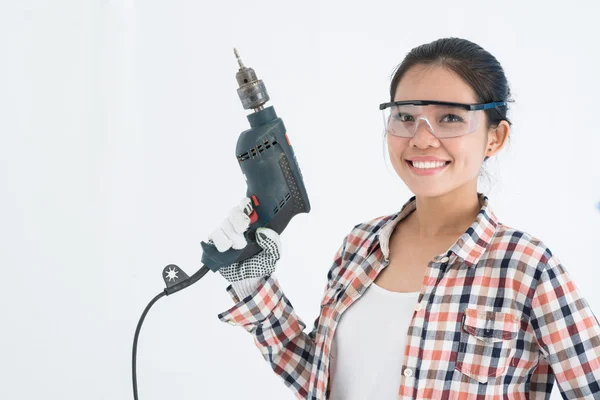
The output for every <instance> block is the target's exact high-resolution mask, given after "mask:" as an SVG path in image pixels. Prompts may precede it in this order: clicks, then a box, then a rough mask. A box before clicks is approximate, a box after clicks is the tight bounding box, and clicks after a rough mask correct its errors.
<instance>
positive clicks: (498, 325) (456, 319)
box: [219, 193, 600, 400]
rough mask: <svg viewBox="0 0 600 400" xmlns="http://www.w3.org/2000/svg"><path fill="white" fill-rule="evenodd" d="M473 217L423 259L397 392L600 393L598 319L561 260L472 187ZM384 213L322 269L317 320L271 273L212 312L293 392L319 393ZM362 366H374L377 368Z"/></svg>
mask: <svg viewBox="0 0 600 400" xmlns="http://www.w3.org/2000/svg"><path fill="white" fill-rule="evenodd" d="M478 196H479V201H480V204H481V209H480V211H479V214H478V215H477V218H476V220H475V222H473V224H472V225H471V226H470V227H469V229H467V231H466V232H465V233H463V235H462V236H460V237H459V238H458V240H457V241H456V242H455V243H454V245H453V246H452V247H451V248H450V249H449V250H448V251H447V252H446V253H445V254H440V255H438V256H436V257H434V258H433V260H432V261H431V262H430V263H429V265H428V266H427V270H426V272H425V277H424V281H423V283H424V285H423V288H422V289H423V291H422V292H421V293H420V295H419V297H418V302H417V305H416V306H415V310H414V313H413V317H412V321H411V322H410V326H409V329H408V336H407V339H406V340H407V342H406V347H405V352H404V357H403V359H402V360H399V362H402V371H403V375H402V378H401V382H400V387H399V388H398V398H399V399H436V400H439V399H501V398H506V399H548V398H549V397H550V392H551V390H552V387H553V385H554V382H555V381H556V382H557V383H558V387H559V388H560V392H561V394H562V397H563V398H568V399H600V324H599V323H598V319H597V318H596V316H595V315H594V313H593V312H592V310H591V308H590V306H589V304H588V303H587V301H586V300H585V299H584V298H583V297H582V295H581V293H580V292H579V291H578V289H577V287H576V286H575V284H574V282H573V281H572V280H571V278H570V276H569V274H568V272H567V271H566V269H565V267H564V266H563V265H562V264H561V262H560V261H559V260H558V258H557V257H556V256H555V255H553V254H552V252H551V251H550V249H549V248H548V247H546V246H545V245H544V243H543V242H542V241H540V240H539V239H537V238H535V237H533V236H531V235H529V234H527V233H525V232H522V231H518V230H516V229H513V228H510V227H508V226H506V225H504V224H502V223H500V222H499V221H498V219H497V218H496V215H495V214H494V212H493V211H492V210H491V208H490V206H489V204H488V198H487V196H484V195H483V194H481V193H478ZM415 205H416V203H415V196H413V197H411V198H410V200H409V201H408V202H406V204H404V206H403V207H402V209H401V210H400V211H399V212H397V213H395V214H392V215H388V216H383V217H378V218H375V219H372V220H370V221H368V222H364V223H361V224H358V225H356V226H355V227H354V228H353V229H352V231H351V232H350V233H349V234H348V235H347V236H346V237H345V238H344V240H343V243H342V245H341V247H340V248H339V249H338V251H337V252H336V254H335V257H334V261H333V265H332V267H331V268H330V270H329V273H328V274H327V278H328V282H327V285H326V288H325V291H324V295H323V298H322V300H321V308H320V313H319V316H318V317H317V319H316V320H315V322H314V326H313V329H312V330H311V331H310V332H309V333H305V332H303V331H304V328H305V327H306V325H305V324H304V322H303V321H302V320H301V319H300V318H299V317H298V316H297V315H296V313H295V312H294V308H293V307H292V304H291V302H290V301H289V300H288V298H287V297H286V296H285V295H284V293H283V291H282V289H281V288H280V286H279V283H278V281H277V279H276V278H274V277H273V276H267V277H264V278H262V279H261V281H260V282H259V286H258V287H257V289H256V290H255V291H254V293H253V294H251V295H250V296H248V297H246V298H244V299H241V300H240V299H239V298H238V296H237V295H236V294H235V292H234V290H233V289H232V287H231V285H230V286H228V287H227V292H228V293H229V294H230V296H231V298H232V299H233V301H234V302H235V303H236V304H235V305H234V306H233V307H232V308H230V309H229V310H227V311H225V312H223V313H220V314H219V319H220V320H221V321H223V322H228V323H230V324H232V325H240V326H242V327H243V328H244V329H245V330H247V331H248V332H250V333H251V334H252V335H253V337H254V342H255V344H256V346H257V347H258V349H259V350H260V352H261V353H262V355H263V357H264V358H265V360H266V361H267V362H268V363H269V364H270V365H271V367H272V368H273V370H274V371H275V373H276V374H278V375H279V376H280V377H281V378H282V379H283V380H284V383H285V384H286V385H287V386H288V387H289V388H290V389H291V390H292V391H293V392H294V394H295V396H296V397H297V398H298V399H326V398H327V395H328V394H329V387H328V385H327V383H328V378H329V377H328V371H329V353H330V349H331V344H332V339H333V335H334V333H335V328H336V326H337V324H338V322H339V319H340V317H341V316H342V313H343V312H344V311H345V310H346V309H348V307H350V306H351V305H352V303H354V302H355V301H357V300H358V299H359V298H360V297H361V295H362V294H363V293H364V292H365V291H366V290H367V289H368V287H369V285H370V284H371V283H372V282H373V281H374V280H375V278H376V277H377V275H378V273H379V272H381V270H382V269H383V268H385V267H386V266H387V265H388V264H389V247H388V245H389V238H390V235H391V232H392V231H393V228H394V226H395V225H396V224H397V223H398V221H401V220H402V219H403V218H405V217H406V216H407V215H408V214H409V213H410V212H412V211H413V210H414V209H415ZM365 368H377V366H376V365H369V366H365Z"/></svg>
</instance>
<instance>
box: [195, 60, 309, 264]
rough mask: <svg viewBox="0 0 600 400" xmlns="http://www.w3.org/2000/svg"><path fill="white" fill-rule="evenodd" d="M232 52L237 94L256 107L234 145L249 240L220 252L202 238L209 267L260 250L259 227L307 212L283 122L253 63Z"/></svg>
mask: <svg viewBox="0 0 600 400" xmlns="http://www.w3.org/2000/svg"><path fill="white" fill-rule="evenodd" d="M233 51H234V54H235V56H236V57H237V61H238V64H239V67H240V69H239V71H238V72H237V74H236V75H235V78H236V79H237V82H238V85H239V88H238V89H237V92H238V96H239V97H240V100H241V101H242V105H243V107H244V109H246V110H249V109H252V110H254V111H253V112H252V113H250V114H248V116H247V118H248V122H250V129H248V130H245V131H244V132H242V133H241V134H240V136H239V138H238V141H237V146H236V149H235V154H236V158H237V161H238V163H239V165H240V168H241V169H242V173H243V174H244V178H245V179H246V182H247V184H248V189H247V191H246V196H247V197H248V198H250V199H252V204H253V211H252V213H251V214H250V226H249V227H248V230H246V232H245V233H244V236H245V238H246V241H247V243H248V244H247V246H246V247H245V248H243V249H239V250H236V249H229V250H227V251H225V252H222V253H221V252H219V251H218V250H217V248H216V247H215V246H214V245H212V244H207V243H205V242H202V243H201V246H202V250H203V254H202V264H204V265H205V266H207V267H208V268H210V269H211V270H212V271H213V272H216V271H218V270H219V268H221V267H224V266H227V265H230V264H232V263H234V262H241V261H243V260H245V259H247V258H250V257H252V256H253V255H255V254H257V253H259V252H260V251H262V248H261V247H260V246H259V245H258V243H257V242H256V236H255V235H256V229H257V228H260V227H267V228H270V229H272V230H274V231H275V232H277V233H281V232H283V230H284V229H285V228H286V226H287V225H288V223H289V222H290V220H291V219H292V217H293V216H295V215H297V214H300V213H308V212H309V211H310V202H309V200H308V195H307V194H306V188H305V186H304V180H303V179H302V172H301V171H300V167H299V166H298V161H297V160H296V155H295V154H294V149H293V148H292V145H291V143H290V139H289V138H288V135H287V133H286V130H285V126H284V125H283V121H282V120H281V118H279V117H277V114H276V113H275V109H274V108H273V106H268V107H265V103H266V102H267V101H269V95H268V93H267V89H266V87H265V84H264V83H263V81H262V80H260V79H258V78H257V76H256V73H255V72H254V70H253V69H252V68H248V67H245V66H244V64H243V63H242V60H241V58H240V56H239V54H238V52H237V50H236V49H234V50H233Z"/></svg>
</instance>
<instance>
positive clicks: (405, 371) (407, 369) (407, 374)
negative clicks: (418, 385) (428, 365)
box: [404, 368, 413, 378]
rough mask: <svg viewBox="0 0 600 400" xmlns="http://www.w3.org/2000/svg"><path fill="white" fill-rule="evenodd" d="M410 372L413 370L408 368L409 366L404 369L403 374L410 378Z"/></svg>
mask: <svg viewBox="0 0 600 400" xmlns="http://www.w3.org/2000/svg"><path fill="white" fill-rule="evenodd" d="M412 374H413V371H412V369H410V368H406V369H405V370H404V376H407V377H409V378H410V377H411V376H412Z"/></svg>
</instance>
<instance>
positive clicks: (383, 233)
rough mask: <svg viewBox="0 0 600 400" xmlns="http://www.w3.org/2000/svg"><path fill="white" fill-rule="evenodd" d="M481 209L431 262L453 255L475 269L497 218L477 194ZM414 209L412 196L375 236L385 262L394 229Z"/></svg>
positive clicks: (494, 231)
mask: <svg viewBox="0 0 600 400" xmlns="http://www.w3.org/2000/svg"><path fill="white" fill-rule="evenodd" d="M477 197H478V198H479V204H480V205H481V209H480V210H479V213H478V214H477V218H476V219H475V221H474V222H473V223H472V224H471V226H470V227H469V228H468V229H467V230H466V231H465V233H463V234H462V235H461V236H460V237H459V238H458V240H457V241H456V242H455V243H454V244H453V245H452V246H451V247H450V248H449V249H448V250H449V251H448V252H447V253H446V254H442V255H438V256H436V257H435V258H434V259H433V261H436V262H437V261H440V260H441V259H442V258H444V256H451V253H454V254H455V255H456V256H457V257H458V258H460V259H461V260H462V261H463V262H464V263H466V264H467V265H468V266H469V267H475V266H476V265H477V263H478V262H479V259H480V258H481V256H482V255H483V254H484V253H485V250H486V249H487V247H488V246H489V244H490V243H491V241H492V238H493V237H494V234H495V233H496V228H497V226H498V223H499V222H498V218H497V217H496V215H495V214H494V211H493V210H492V208H491V207H490V204H489V199H488V197H487V196H486V195H484V194H483V193H479V192H478V193H477ZM415 209H416V196H412V197H411V198H410V199H409V200H408V201H407V202H406V203H404V205H403V206H402V208H401V209H400V211H398V212H397V213H395V214H392V215H391V216H388V217H387V220H386V221H385V223H384V224H383V225H382V226H381V229H379V230H378V231H377V233H376V234H375V239H374V240H375V241H377V240H378V239H379V243H380V245H381V250H382V252H383V255H384V258H385V260H388V259H389V240H390V236H391V233H392V232H393V230H394V227H395V226H396V224H398V222H400V221H402V220H403V219H404V218H406V217H407V216H408V215H409V214H410V213H411V212H413V211H414V210H415Z"/></svg>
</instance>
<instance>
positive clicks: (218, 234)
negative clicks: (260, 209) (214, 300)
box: [208, 197, 281, 299]
mask: <svg viewBox="0 0 600 400" xmlns="http://www.w3.org/2000/svg"><path fill="white" fill-rule="evenodd" d="M252 209H253V207H252V200H251V199H250V198H248V197H244V198H242V200H241V201H240V203H239V205H237V206H235V207H233V208H232V209H231V210H230V211H229V215H228V217H227V218H225V219H224V220H223V222H222V223H221V226H220V227H219V228H217V229H215V230H214V231H213V232H212V233H211V234H210V235H209V237H208V238H209V240H208V243H209V244H214V245H215V247H216V248H217V250H218V251H220V252H224V251H227V250H229V249H230V248H232V247H233V248H234V249H242V248H244V247H245V246H246V244H247V242H246V238H245V237H244V232H245V231H246V230H247V229H248V227H249V226H250V217H249V216H248V215H250V214H251V213H252ZM256 241H257V243H258V245H259V246H260V247H262V248H263V250H262V251H261V252H260V253H258V254H256V255H254V256H252V257H250V258H248V259H246V260H244V261H242V262H241V263H233V264H231V265H228V266H225V267H221V268H220V269H219V273H220V274H221V275H222V276H223V277H224V278H225V279H226V280H227V281H229V282H231V284H232V285H233V288H234V290H235V292H236V293H237V294H238V297H239V298H240V299H243V298H245V297H246V296H248V295H250V294H251V293H252V292H253V291H254V290H255V289H256V287H257V285H258V281H259V280H260V279H261V278H262V277H264V276H266V275H270V274H272V273H273V271H274V270H275V267H276V265H277V261H278V260H279V258H280V255H281V240H280V237H279V234H278V233H277V232H275V231H274V230H272V229H269V228H258V229H257V230H256Z"/></svg>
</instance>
